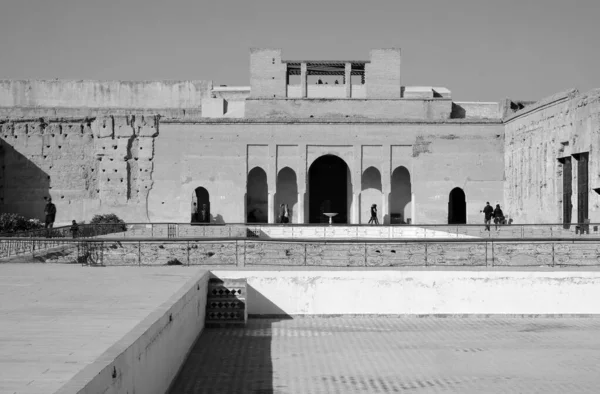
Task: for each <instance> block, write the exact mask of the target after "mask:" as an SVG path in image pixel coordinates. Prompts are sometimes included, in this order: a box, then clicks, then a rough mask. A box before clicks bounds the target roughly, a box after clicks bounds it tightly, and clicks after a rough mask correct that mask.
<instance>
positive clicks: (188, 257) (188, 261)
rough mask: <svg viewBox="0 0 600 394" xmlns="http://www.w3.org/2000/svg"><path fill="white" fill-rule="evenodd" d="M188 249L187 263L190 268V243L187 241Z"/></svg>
mask: <svg viewBox="0 0 600 394" xmlns="http://www.w3.org/2000/svg"><path fill="white" fill-rule="evenodd" d="M186 247H187V263H188V264H187V265H188V267H189V266H190V265H191V262H190V241H186ZM236 258H237V256H236Z"/></svg>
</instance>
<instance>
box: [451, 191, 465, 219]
mask: <svg viewBox="0 0 600 394" xmlns="http://www.w3.org/2000/svg"><path fill="white" fill-rule="evenodd" d="M466 223H467V199H466V196H465V192H464V191H463V190H462V189H461V188H460V187H455V188H454V189H452V191H451V192H450V197H449V198H448V224H466Z"/></svg>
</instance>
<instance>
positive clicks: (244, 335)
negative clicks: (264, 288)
mask: <svg viewBox="0 0 600 394" xmlns="http://www.w3.org/2000/svg"><path fill="white" fill-rule="evenodd" d="M248 298H249V301H250V302H256V301H257V300H262V301H263V302H264V300H266V297H264V296H263V295H262V294H260V293H259V292H258V291H256V289H254V288H251V287H250V286H248ZM277 309H278V310H277V311H276V312H275V314H277V315H278V316H277V317H271V318H261V319H249V320H248V324H247V326H246V327H223V328H205V329H204V331H203V333H202V334H201V335H200V338H198V341H197V342H196V344H195V345H194V348H193V349H192V351H191V352H190V354H189V355H188V358H187V360H186V361H185V363H184V365H183V367H182V369H181V371H180V372H179V375H178V376H177V378H175V381H174V383H173V385H172V386H171V389H170V391H169V393H171V394H186V393H255V394H268V393H274V392H275V390H276V389H278V388H275V387H273V362H272V355H271V343H272V338H273V331H272V327H273V324H275V323H277V322H279V321H281V320H287V319H291V316H289V315H286V314H284V312H283V311H281V309H279V308H277ZM273 310H275V309H273ZM279 312H281V315H279Z"/></svg>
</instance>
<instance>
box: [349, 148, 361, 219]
mask: <svg viewBox="0 0 600 394" xmlns="http://www.w3.org/2000/svg"><path fill="white" fill-rule="evenodd" d="M352 167H353V168H351V169H350V174H352V180H351V181H352V194H353V196H352V215H351V217H352V220H351V221H350V223H351V224H360V192H361V190H362V184H361V175H362V145H355V146H354V163H353V165H352Z"/></svg>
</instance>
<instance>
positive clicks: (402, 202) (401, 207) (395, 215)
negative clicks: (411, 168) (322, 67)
mask: <svg viewBox="0 0 600 394" xmlns="http://www.w3.org/2000/svg"><path fill="white" fill-rule="evenodd" d="M391 189H392V190H391V193H390V223H391V224H405V223H409V222H411V221H412V185H411V182H410V173H409V172H408V169H407V168H406V167H397V168H396V169H395V170H394V172H392V180H391Z"/></svg>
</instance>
